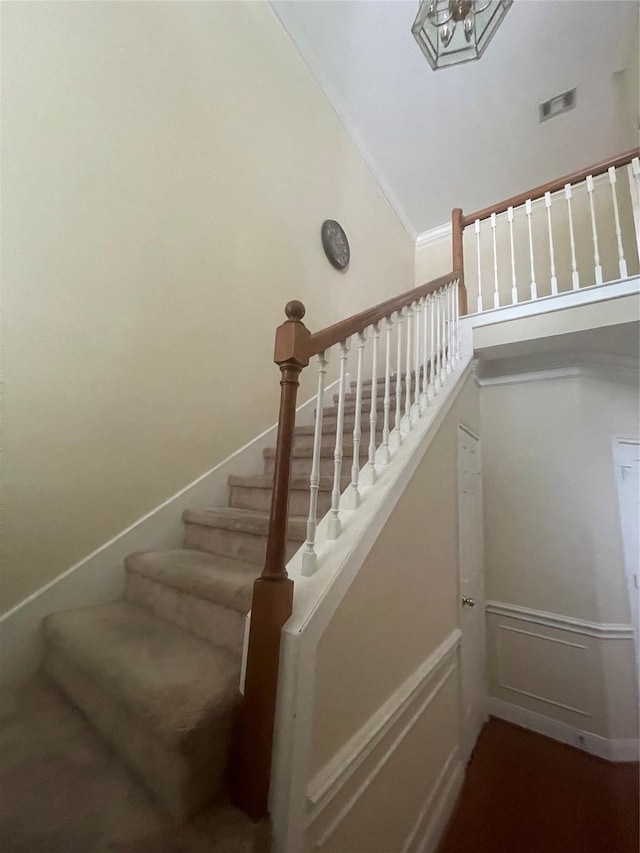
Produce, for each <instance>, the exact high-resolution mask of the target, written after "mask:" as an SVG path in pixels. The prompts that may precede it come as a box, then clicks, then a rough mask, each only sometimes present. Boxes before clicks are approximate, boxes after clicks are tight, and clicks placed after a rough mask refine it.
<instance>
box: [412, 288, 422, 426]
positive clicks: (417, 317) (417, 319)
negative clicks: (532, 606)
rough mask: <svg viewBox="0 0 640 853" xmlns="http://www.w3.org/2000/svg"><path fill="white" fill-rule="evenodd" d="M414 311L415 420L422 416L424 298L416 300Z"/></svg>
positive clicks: (413, 411)
mask: <svg viewBox="0 0 640 853" xmlns="http://www.w3.org/2000/svg"><path fill="white" fill-rule="evenodd" d="M414 305H415V311H414V313H413V317H414V324H413V331H414V356H413V374H414V377H415V379H414V385H413V406H411V417H412V418H413V419H414V420H415V419H416V418H419V417H420V329H421V328H422V300H421V299H418V301H417V302H414Z"/></svg>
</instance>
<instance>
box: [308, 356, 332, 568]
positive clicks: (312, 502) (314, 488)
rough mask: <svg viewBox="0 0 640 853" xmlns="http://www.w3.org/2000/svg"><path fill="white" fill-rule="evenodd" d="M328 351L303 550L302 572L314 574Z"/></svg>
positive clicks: (321, 375)
mask: <svg viewBox="0 0 640 853" xmlns="http://www.w3.org/2000/svg"><path fill="white" fill-rule="evenodd" d="M326 356H327V353H326V352H322V353H320V354H319V355H318V357H317V362H318V401H317V404H316V425H315V432H314V434H313V456H312V460H311V476H310V477H309V517H308V519H307V539H306V542H305V543H304V546H303V550H302V574H303V575H312V574H313V573H314V572H315V570H316V568H317V565H318V557H317V555H316V549H315V544H316V529H317V526H318V490H319V488H320V452H321V445H322V416H323V413H324V383H325V379H326V376H327V357H326Z"/></svg>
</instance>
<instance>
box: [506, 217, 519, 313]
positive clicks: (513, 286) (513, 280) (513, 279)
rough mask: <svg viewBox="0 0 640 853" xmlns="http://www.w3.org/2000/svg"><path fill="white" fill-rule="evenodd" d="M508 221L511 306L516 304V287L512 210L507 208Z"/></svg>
mask: <svg viewBox="0 0 640 853" xmlns="http://www.w3.org/2000/svg"><path fill="white" fill-rule="evenodd" d="M507 219H508V220H509V242H510V244H511V304H512V305H517V304H518V286H517V284H516V251H515V247H514V245H513V208H512V207H509V208H507Z"/></svg>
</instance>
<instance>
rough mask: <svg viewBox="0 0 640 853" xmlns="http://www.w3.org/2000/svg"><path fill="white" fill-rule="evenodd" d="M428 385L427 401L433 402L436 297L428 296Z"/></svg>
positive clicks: (434, 391)
mask: <svg viewBox="0 0 640 853" xmlns="http://www.w3.org/2000/svg"><path fill="white" fill-rule="evenodd" d="M429 305H430V308H429V315H430V317H429V385H428V386H427V399H429V400H433V398H434V397H435V395H436V296H435V294H434V293H431V294H430V295H429Z"/></svg>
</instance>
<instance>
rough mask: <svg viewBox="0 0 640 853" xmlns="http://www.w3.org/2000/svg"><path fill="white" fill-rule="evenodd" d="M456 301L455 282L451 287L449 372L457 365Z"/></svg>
mask: <svg viewBox="0 0 640 853" xmlns="http://www.w3.org/2000/svg"><path fill="white" fill-rule="evenodd" d="M454 299H455V290H454V287H453V282H451V284H450V285H449V372H450V373H451V372H452V371H453V368H454V366H455V363H456V350H455V332H456V323H455V313H456V308H455V305H454Z"/></svg>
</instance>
